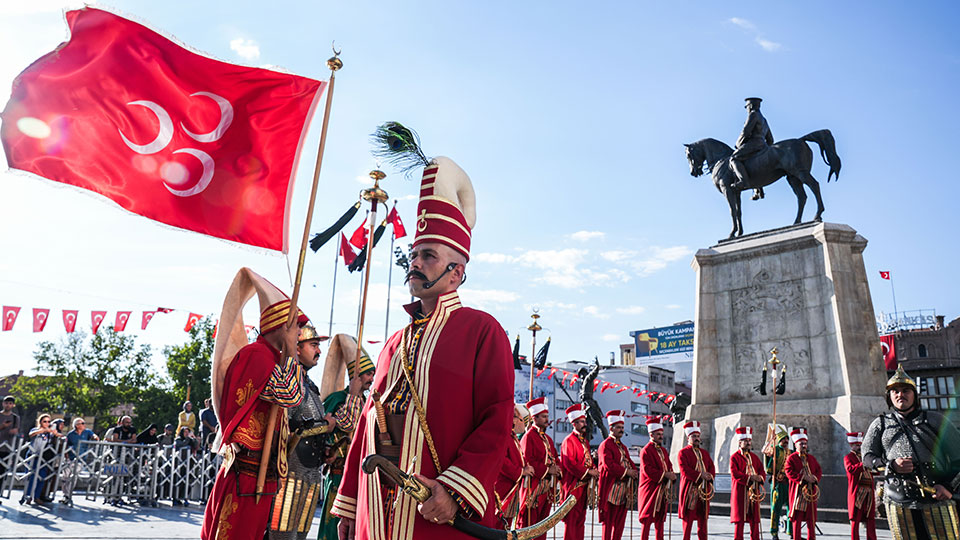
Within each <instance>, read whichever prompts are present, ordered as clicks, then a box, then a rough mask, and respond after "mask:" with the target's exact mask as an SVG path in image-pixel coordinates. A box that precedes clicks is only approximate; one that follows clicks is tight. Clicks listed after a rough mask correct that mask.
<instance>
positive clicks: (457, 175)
mask: <svg viewBox="0 0 960 540" xmlns="http://www.w3.org/2000/svg"><path fill="white" fill-rule="evenodd" d="M476 222H477V212H476V195H475V194H474V191H473V184H472V183H471V182H470V177H469V176H467V173H465V172H464V171H463V169H461V168H460V166H459V165H457V164H456V163H455V162H454V161H453V160H452V159H450V158H448V157H443V156H440V157H435V158H433V159H432V160H430V164H429V165H427V167H426V168H424V169H423V178H422V179H421V181H420V204H419V205H418V206H417V233H416V235H415V236H414V239H413V247H417V246H418V245H420V244H423V243H429V242H438V243H441V244H444V245H447V246H449V247H451V248H453V249H454V250H456V251H458V252H459V253H460V254H461V255H463V256H464V257H466V258H467V260H468V261H469V260H470V238H471V235H472V233H473V227H474V225H476Z"/></svg>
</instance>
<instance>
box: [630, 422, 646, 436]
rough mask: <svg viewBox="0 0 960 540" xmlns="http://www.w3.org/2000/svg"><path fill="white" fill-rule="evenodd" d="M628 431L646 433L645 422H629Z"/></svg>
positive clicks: (639, 433) (636, 433) (638, 433)
mask: <svg viewBox="0 0 960 540" xmlns="http://www.w3.org/2000/svg"><path fill="white" fill-rule="evenodd" d="M630 433H632V434H634V435H646V434H647V425H646V424H630Z"/></svg>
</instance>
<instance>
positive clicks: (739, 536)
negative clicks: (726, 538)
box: [733, 521, 760, 540]
mask: <svg viewBox="0 0 960 540" xmlns="http://www.w3.org/2000/svg"><path fill="white" fill-rule="evenodd" d="M744 523H750V540H760V522H759V521H750V522H747V521H738V522H736V523H734V526H733V540H743V524H744Z"/></svg>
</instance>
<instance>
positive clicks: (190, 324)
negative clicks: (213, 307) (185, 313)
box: [183, 313, 203, 332]
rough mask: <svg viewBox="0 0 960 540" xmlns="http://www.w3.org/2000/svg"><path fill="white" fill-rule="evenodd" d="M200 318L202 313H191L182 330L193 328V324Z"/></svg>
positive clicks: (187, 330)
mask: <svg viewBox="0 0 960 540" xmlns="http://www.w3.org/2000/svg"><path fill="white" fill-rule="evenodd" d="M202 318H203V315H201V314H199V313H191V314H190V316H189V317H187V325H186V326H184V327H183V331H184V332H189V331H190V329H191V328H193V325H195V324H197V323H198V322H199V321H200V319H202Z"/></svg>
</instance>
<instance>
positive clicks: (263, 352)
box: [200, 268, 308, 540]
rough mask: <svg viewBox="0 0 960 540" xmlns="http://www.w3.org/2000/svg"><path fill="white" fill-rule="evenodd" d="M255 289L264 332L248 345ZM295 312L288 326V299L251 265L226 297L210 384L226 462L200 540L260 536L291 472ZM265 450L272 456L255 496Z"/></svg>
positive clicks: (296, 383)
mask: <svg viewBox="0 0 960 540" xmlns="http://www.w3.org/2000/svg"><path fill="white" fill-rule="evenodd" d="M254 294H256V295H257V297H258V299H259V302H260V335H259V336H258V337H257V340H256V341H255V342H253V343H248V342H247V333H246V329H245V328H244V324H243V306H244V305H245V304H246V303H247V300H249V299H250V298H251V297H253V295H254ZM297 311H298V313H297V316H296V317H295V318H294V320H295V321H296V323H297V324H294V325H291V326H289V327H288V326H287V320H288V317H289V315H290V300H289V299H288V298H287V297H286V295H284V294H283V293H282V292H280V289H277V288H276V287H275V286H273V285H272V284H271V283H270V282H268V281H267V280H265V279H263V278H262V277H260V276H259V275H257V274H256V273H254V272H253V271H252V270H250V269H249V268H241V269H240V272H238V273H237V276H236V277H235V278H234V280H233V284H232V285H231V286H230V290H229V291H228V293H227V297H226V298H225V299H224V301H223V310H222V312H221V315H220V325H219V328H220V331H219V333H218V334H217V340H216V344H215V345H214V351H213V369H212V381H211V388H212V390H213V406H214V410H215V411H216V413H217V418H218V419H219V420H220V425H221V430H220V431H219V432H218V433H217V439H216V440H215V441H214V446H213V448H214V450H216V451H218V452H219V453H221V454H222V455H223V464H222V465H221V467H220V471H219V472H218V473H217V478H216V480H215V481H214V484H213V491H212V492H211V493H210V498H209V499H208V501H207V506H206V509H205V511H204V515H203V528H202V529H201V531H200V538H201V539H202V540H227V539H230V540H237V539H248V540H262V539H263V536H264V533H265V532H266V530H267V525H268V521H269V517H270V508H271V503H272V502H273V495H274V494H275V493H276V492H277V486H278V483H279V482H280V481H282V480H283V479H284V478H285V477H286V476H287V452H286V448H287V437H288V436H289V425H288V423H287V414H286V411H284V410H283V409H284V408H290V407H296V406H297V405H299V404H300V402H301V400H302V399H303V368H302V367H301V366H300V363H299V362H298V361H297V360H296V350H297V338H298V336H299V328H298V325H299V326H303V325H304V324H306V323H307V322H308V319H307V317H306V316H305V315H303V312H302V311H300V310H297ZM281 351H285V352H286V354H287V356H286V358H284V357H283V355H282V354H281ZM273 405H278V406H279V407H280V409H278V410H277V414H276V416H275V417H274V418H275V423H276V428H275V431H274V433H275V434H276V436H274V437H273V444H272V446H271V447H270V448H264V447H265V446H266V444H265V443H266V436H267V428H268V426H269V425H270V414H271V413H272V412H273V411H274V407H273ZM265 451H267V452H269V456H270V459H269V461H268V462H267V469H266V482H265V483H264V485H263V490H262V492H259V493H258V489H257V476H258V471H259V469H260V463H261V460H263V459H264V455H263V454H264V452H265Z"/></svg>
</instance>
